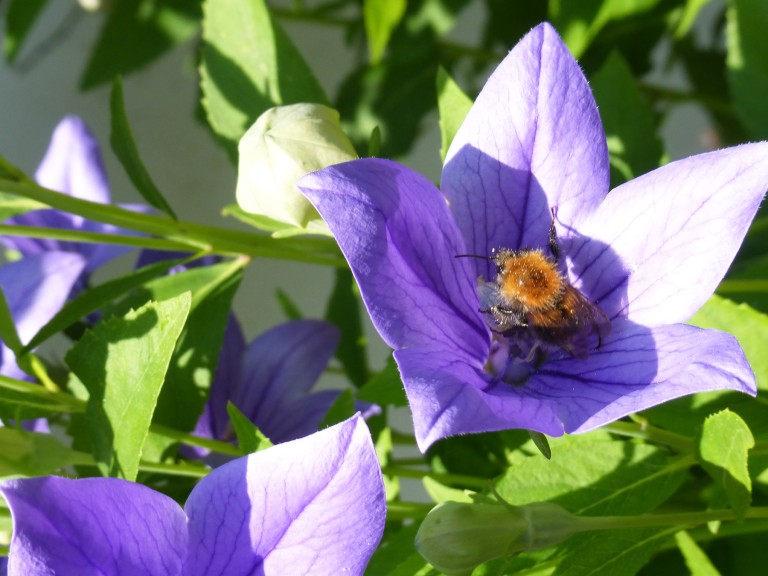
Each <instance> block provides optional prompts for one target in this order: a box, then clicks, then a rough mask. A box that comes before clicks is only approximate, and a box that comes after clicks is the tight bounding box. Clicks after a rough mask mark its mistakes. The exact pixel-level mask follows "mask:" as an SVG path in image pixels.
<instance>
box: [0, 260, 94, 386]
mask: <svg viewBox="0 0 768 576" xmlns="http://www.w3.org/2000/svg"><path fill="white" fill-rule="evenodd" d="M84 268H85V259H84V258H83V257H82V256H81V255H79V254H73V253H69V252H55V251H52V252H44V253H40V254H34V255H32V256H28V257H26V258H22V259H21V260H18V261H16V262H11V263H9V264H5V265H4V266H0V289H2V291H3V295H4V296H5V300H6V302H7V303H8V309H9V310H10V312H11V316H12V317H13V320H14V323H15V325H16V330H17V332H18V334H19V339H20V340H21V342H22V343H27V342H29V340H30V339H31V338H32V336H34V335H35V334H36V333H37V331H38V330H39V329H40V328H42V327H43V326H44V325H45V324H46V323H47V322H48V321H49V320H50V319H51V318H53V316H54V315H55V314H56V313H57V312H58V311H59V309H60V308H61V307H62V305H63V304H64V302H65V301H66V299H67V295H68V294H69V292H70V290H71V289H72V286H73V285H74V284H75V282H76V281H77V279H78V278H79V277H80V274H81V273H82V271H83V270H84ZM0 374H2V375H3V376H10V377H11V378H19V379H29V376H27V375H26V374H25V373H24V372H23V371H22V370H21V369H20V368H19V367H18V365H17V364H16V358H15V356H14V354H13V352H12V351H11V350H10V349H9V348H8V347H7V346H6V345H5V343H4V342H0Z"/></svg>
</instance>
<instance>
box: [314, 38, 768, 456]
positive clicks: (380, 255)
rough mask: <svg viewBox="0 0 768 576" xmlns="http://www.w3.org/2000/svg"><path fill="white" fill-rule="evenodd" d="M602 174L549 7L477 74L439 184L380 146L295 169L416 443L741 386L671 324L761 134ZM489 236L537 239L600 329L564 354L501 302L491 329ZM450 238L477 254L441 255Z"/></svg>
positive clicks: (713, 263)
mask: <svg viewBox="0 0 768 576" xmlns="http://www.w3.org/2000/svg"><path fill="white" fill-rule="evenodd" d="M608 185H609V165H608V153H607V149H606V141H605V134H604V131H603V128H602V125H601V122H600V117H599V115H598V111H597V107H596V105H595V101H594V99H593V97H592V94H591V92H590V90H589V86H588V84H587V81H586V79H585V78H584V76H583V74H582V72H581V70H580V68H579V66H578V64H577V63H576V61H575V60H574V59H573V57H572V56H571V54H570V53H569V52H568V50H567V48H566V47H565V45H564V44H563V42H562V40H561V39H560V38H559V36H558V35H557V33H556V32H555V30H554V29H553V28H552V27H551V26H550V25H548V24H542V25H539V26H538V27H536V28H534V29H533V30H532V31H531V32H530V33H529V34H528V35H526V36H525V37H524V38H523V39H522V40H521V41H520V43H519V44H518V45H517V46H516V47H515V48H514V49H513V50H512V52H511V53H510V54H509V55H508V56H507V57H506V58H505V59H504V61H503V62H502V63H501V64H500V65H499V67H498V69H497V70H496V71H495V72H494V74H493V75H492V76H491V78H490V79H489V80H488V82H487V84H486V85H485V87H484V88H483V90H482V92H481V93H480V95H479V96H478V98H477V100H476V102H475V104H474V106H473V107H472V109H471V110H470V112H469V114H468V115H467V117H466V119H465V121H464V123H463V125H462V126H461V128H460V130H459V131H458V133H457V134H456V137H455V139H454V141H453V143H452V145H451V148H450V150H449V152H448V156H447V158H446V163H445V168H444V170H443V174H442V179H441V188H442V193H441V192H440V191H438V189H437V188H435V186H434V185H432V184H431V183H430V182H429V181H428V180H427V179H425V178H423V177H421V176H420V175H418V174H416V173H414V172H413V171H411V170H409V169H408V168H405V167H404V166H401V165H399V164H396V163H394V162H390V161H386V160H379V159H361V160H355V161H352V162H348V163H344V164H340V165H337V166H332V167H330V168H327V169H325V170H321V171H319V172H316V173H314V174H311V175H309V176H307V177H305V178H304V179H302V180H301V181H300V182H299V186H300V188H301V189H302V190H303V192H304V193H305V194H306V196H307V197H308V198H309V199H310V201H311V202H312V203H313V204H314V205H315V207H316V208H317V209H318V211H319V212H320V214H321V215H322V216H323V218H324V219H325V221H326V222H327V223H328V225H329V227H330V229H331V231H332V232H333V234H334V236H335V237H336V239H337V241H338V243H339V245H340V247H341V249H342V251H343V253H344V255H345V257H346V258H347V260H348V261H349V264H350V267H351V268H352V271H353V273H354V275H355V277H356V279H357V282H358V284H359V286H360V290H361V292H362V295H363V299H364V301H365V303H366V306H367V308H368V311H369V313H370V315H371V318H372V319H373V322H374V325H375V326H376V328H377V329H378V331H379V333H380V334H381V335H382V337H383V338H384V340H385V341H386V342H387V343H388V344H389V345H390V346H391V347H392V348H394V349H395V352H394V356H395V359H396V361H397V364H398V367H399V369H400V374H401V376H402V379H403V383H404V385H405V390H406V393H407V395H408V398H409V402H410V405H411V410H412V413H413V418H414V427H415V432H416V438H417V441H418V444H419V447H420V448H421V449H422V450H426V448H427V447H428V446H429V445H430V444H432V443H433V442H435V441H436V440H438V439H440V438H444V437H446V436H451V435H455V434H463V433H472V432H484V431H492V430H501V429H508V428H526V429H529V430H535V431H538V432H542V433H545V434H549V435H552V436H558V435H561V434H563V433H564V432H568V433H577V432H586V431H588V430H592V429H594V428H597V427H599V426H601V425H603V424H605V423H607V422H611V421H613V420H616V419H618V418H621V417H623V416H626V415H627V414H630V413H633V412H636V411H639V410H643V409H645V408H648V407H650V406H654V405H656V404H659V403H662V402H665V401H667V400H670V399H672V398H676V397H679V396H683V395H686V394H692V393H695V392H702V391H708V390H722V389H732V390H739V391H742V392H746V393H749V394H754V393H755V380H754V375H753V373H752V370H751V369H750V367H749V365H748V364H747V362H746V360H745V358H744V354H743V352H742V350H741V347H740V346H739V344H738V343H737V341H736V339H735V338H733V337H732V336H730V335H728V334H725V333H723V332H718V331H716V330H702V329H699V328H695V327H693V326H688V325H685V324H682V323H683V322H685V321H686V320H687V319H688V318H690V317H691V315H692V314H693V313H694V312H695V311H696V310H697V309H698V308H699V307H700V306H701V305H702V304H703V303H704V302H705V301H706V300H707V299H708V298H709V296H710V295H711V294H712V293H713V291H714V289H715V288H716V287H717V284H718V283H719V281H720V280H721V279H722V277H723V275H724V274H725V272H726V270H727V268H728V266H729V264H730V263H731V261H732V259H733V257H734V255H735V253H736V251H737V249H738V247H739V246H740V244H741V241H742V239H743V237H744V235H745V233H746V231H747V228H748V227H749V224H750V222H751V221H752V218H753V217H754V215H755V212H756V210H757V207H758V205H759V203H760V200H761V199H762V197H763V195H764V193H765V191H766V189H767V188H768V143H757V144H745V145H742V146H738V147H734V148H729V149H725V150H720V151H716V152H711V153H707V154H702V155H699V156H694V157H691V158H686V159H683V160H680V161H677V162H673V163H670V164H668V165H666V166H664V167H662V168H659V169H658V170H655V171H653V172H651V173H649V174H646V175H643V176H640V177H638V178H636V179H634V180H632V181H630V182H628V183H626V184H623V185H622V186H619V187H618V188H616V189H615V190H613V191H611V192H610V193H609V192H608ZM553 214H554V218H553ZM553 220H554V228H555V231H556V236H557V240H558V241H557V243H556V244H557V246H558V250H556V252H557V258H556V259H555V256H556V255H555V254H552V251H551V249H550V245H551V242H550V226H551V225H552V222H553ZM500 249H507V250H511V251H521V250H536V249H538V250H540V251H541V254H542V256H543V257H544V258H546V259H548V260H549V261H552V262H555V263H556V266H557V270H558V272H559V274H561V275H562V278H563V281H564V282H566V283H568V284H569V285H572V286H573V287H574V288H575V289H576V290H578V291H579V293H580V294H581V295H582V296H583V297H584V298H585V300H586V301H588V302H591V303H593V304H594V305H595V306H597V307H599V310H601V311H602V313H604V314H605V316H606V317H607V319H608V320H609V322H610V326H605V327H601V326H600V322H599V321H598V322H597V323H596V325H595V326H594V327H593V328H591V329H587V330H586V331H584V330H582V333H580V334H581V336H584V335H585V334H586V335H587V336H591V338H592V340H591V343H590V345H589V347H587V348H582V347H580V346H573V347H571V349H570V353H569V345H568V344H569V343H572V342H570V341H566V342H564V343H562V342H561V344H563V345H557V344H558V342H557V339H556V338H555V339H551V338H550V339H549V340H550V341H547V340H548V339H547V338H542V337H541V336H542V335H541V333H540V331H537V330H536V329H535V328H534V327H532V326H531V325H530V324H528V325H526V323H527V322H528V320H526V317H525V315H522V314H521V313H520V311H519V310H517V309H515V306H511V305H508V306H507V308H506V310H502V311H501V312H504V314H507V315H508V316H509V318H510V319H511V320H513V322H512V324H516V326H515V327H514V328H513V329H509V330H507V327H505V328H504V329H502V330H499V327H498V323H494V322H493V320H494V318H492V316H493V314H489V312H493V310H491V308H492V307H493V306H499V305H501V306H502V308H503V307H504V304H503V303H500V302H499V301H498V300H497V301H493V296H494V290H493V287H494V286H496V282H497V276H498V270H497V264H499V263H500V262H499V260H498V259H497V258H494V255H498V254H500V253H501V252H498V250H500ZM494 250H497V252H493V251H494ZM466 254H470V255H472V254H474V255H479V256H488V257H489V258H485V259H484V258H457V256H459V255H466ZM489 287H490V289H489ZM489 292H490V294H489ZM497 311H498V310H497ZM504 314H502V316H503V315H504ZM599 314H601V313H598V315H599ZM492 328H494V330H492ZM552 340H554V345H553V342H552ZM534 348H536V349H534Z"/></svg>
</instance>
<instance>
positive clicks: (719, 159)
mask: <svg viewBox="0 0 768 576" xmlns="http://www.w3.org/2000/svg"><path fill="white" fill-rule="evenodd" d="M767 182H768V143H764V142H763V143H758V144H745V145H743V146H737V147H734V148H728V149H726V150H720V151H717V152H711V153H708V154H701V155H698V156H693V157H690V158H686V159H684V160H679V161H677V162H673V163H671V164H668V165H666V166H664V167H662V168H659V169H658V170H654V171H653V172H650V173H649V174H646V175H644V176H640V177H639V178H636V179H634V180H632V181H630V182H627V183H626V184H624V185H622V186H620V187H619V188H617V189H616V190H614V191H612V192H611V193H610V194H609V195H608V197H607V198H606V199H605V201H604V202H603V204H602V205H601V206H600V208H599V209H598V211H597V212H595V214H594V217H593V218H592V219H591V220H590V222H588V223H587V224H586V225H585V226H584V228H583V229H582V230H580V232H581V233H583V234H584V236H583V237H581V238H574V240H573V245H572V246H570V247H568V251H567V255H568V256H569V257H570V258H571V259H572V261H573V265H572V270H571V273H572V277H573V280H574V283H575V284H576V285H577V286H578V287H580V288H581V290H582V291H583V292H584V293H585V294H587V295H588V296H590V297H591V298H592V299H594V300H596V301H598V302H599V303H600V306H601V307H602V308H603V310H604V311H605V312H606V313H607V314H608V315H609V316H610V317H627V318H629V319H630V320H633V321H634V322H638V323H640V324H645V325H651V326H654V325H661V324H671V323H675V322H683V321H685V320H687V319H688V318H690V317H691V316H692V315H693V313H694V312H695V311H696V310H698V309H699V307H701V305H702V304H704V302H705V301H706V300H707V299H708V298H709V297H710V296H711V295H712V293H713V292H714V290H715V288H716V287H717V284H718V283H719V282H720V280H721V279H722V278H723V276H724V275H725V272H726V271H727V269H728V266H730V264H731V261H732V260H733V258H734V256H735V254H736V251H737V250H738V248H739V246H740V245H741V242H742V240H743V238H744V235H745V234H746V231H747V228H749V225H750V223H751V222H752V219H753V217H754V215H755V212H756V211H757V207H758V205H759V204H760V201H761V199H762V198H763V195H764V194H765V191H766V186H767V184H766V183H767Z"/></svg>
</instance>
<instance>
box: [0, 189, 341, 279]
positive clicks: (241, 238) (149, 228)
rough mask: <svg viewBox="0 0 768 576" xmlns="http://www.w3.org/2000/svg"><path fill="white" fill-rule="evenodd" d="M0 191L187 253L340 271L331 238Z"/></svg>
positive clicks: (45, 193)
mask: <svg viewBox="0 0 768 576" xmlns="http://www.w3.org/2000/svg"><path fill="white" fill-rule="evenodd" d="M0 191H4V192H8V193H9V194H15V195H17V196H22V197H24V198H31V199H32V200H36V201H38V202H42V203H43V204H45V205H47V206H50V207H51V208H55V209H57V210H63V211H65V212H70V213H72V214H77V215H78V216H82V217H83V218H87V219H89V220H94V221H96V222H103V223H106V224H112V225H114V226H118V227H120V228H127V229H130V230H136V231H137V232H143V233H144V234H149V235H152V236H161V237H164V238H166V239H167V240H168V241H172V242H176V243H179V244H181V245H183V246H186V248H185V249H186V250H189V251H193V252H197V251H203V252H213V253H217V254H221V255H224V256H239V255H249V256H254V257H263V258H281V259H286V260H295V261H299V262H310V263H316V264H328V265H333V266H343V265H344V260H343V258H341V255H340V253H339V250H338V247H337V246H336V244H335V242H334V240H333V239H331V238H314V237H313V238H300V239H295V238H293V239H292V238H285V239H279V240H278V239H275V238H272V237H270V236H266V235H264V234H255V233H252V232H242V231H239V230H229V229H226V228H219V227H216V226H207V225H204V224H196V223H194V222H185V221H183V220H178V221H177V220H173V219H172V218H170V217H168V216H165V215H156V214H145V213H142V212H134V211H132V210H126V209H124V208H120V207H119V206H113V205H110V204H100V203H98V202H89V201H87V200H81V199H79V198H73V197H72V196H69V195H67V194H61V193H59V192H54V191H53V190H48V189H47V188H43V187H41V186H37V185H35V184H32V183H29V182H14V181H12V180H6V179H2V178H0Z"/></svg>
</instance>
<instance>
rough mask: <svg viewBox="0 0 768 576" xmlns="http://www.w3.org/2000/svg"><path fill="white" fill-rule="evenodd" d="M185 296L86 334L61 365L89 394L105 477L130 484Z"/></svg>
mask: <svg viewBox="0 0 768 576" xmlns="http://www.w3.org/2000/svg"><path fill="white" fill-rule="evenodd" d="M190 304H191V297H190V295H189V294H188V293H185V294H181V295H180V296H178V297H176V298H173V299H170V300H165V301H162V302H149V303H148V304H146V305H145V306H142V307H141V308H139V309H138V310H135V311H133V310H132V311H130V312H128V313H127V314H126V315H125V316H123V317H122V318H116V317H110V318H105V319H104V320H102V321H101V322H99V323H98V324H97V325H96V326H95V327H94V328H93V329H92V330H88V331H87V332H86V333H85V334H84V335H83V337H82V338H81V339H80V340H79V341H78V342H77V344H75V346H74V347H73V348H72V349H71V350H70V351H69V353H68V354H67V356H66V362H67V364H68V365H69V367H70V368H71V369H72V371H73V372H74V373H75V374H76V375H77V377H78V378H79V379H80V380H81V381H82V382H83V384H84V385H85V386H86V388H87V389H88V392H89V394H90V396H89V398H88V403H87V407H86V422H87V425H88V429H89V432H90V437H91V442H92V445H93V447H94V456H95V458H96V461H97V463H98V465H99V468H100V469H101V470H102V473H103V474H104V475H108V476H116V477H120V478H125V479H127V480H135V479H136V475H137V473H138V470H139V460H140V458H141V451H142V447H143V445H144V441H145V440H146V438H147V433H148V431H149V425H150V422H151V420H152V414H153V412H154V410H155V406H156V404H157V400H158V396H159V395H160V389H161V387H162V386H163V382H164V380H165V374H166V371H167V370H168V365H169V362H170V361H171V355H172V353H173V350H174V347H175V346H176V341H177V339H178V338H179V334H180V333H181V329H182V328H183V326H184V323H185V321H186V319H187V316H188V314H189V311H190Z"/></svg>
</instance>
